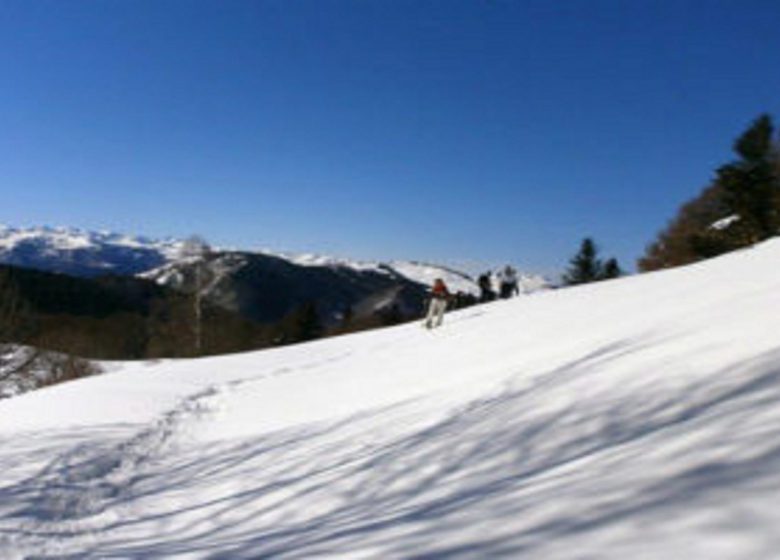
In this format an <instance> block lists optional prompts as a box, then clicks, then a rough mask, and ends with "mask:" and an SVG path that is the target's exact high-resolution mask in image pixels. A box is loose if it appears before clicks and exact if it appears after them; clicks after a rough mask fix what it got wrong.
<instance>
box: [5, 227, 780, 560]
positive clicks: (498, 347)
mask: <svg viewBox="0 0 780 560" xmlns="http://www.w3.org/2000/svg"><path fill="white" fill-rule="evenodd" d="M778 261H780V240H773V241H771V242H768V243H764V244H762V245H760V246H758V247H756V248H754V249H749V250H744V251H741V252H738V253H734V254H731V255H728V256H725V257H722V258H719V259H716V260H712V261H709V262H705V263H701V264H698V265H696V266H690V267H686V268H680V269H675V270H670V271H665V272H660V273H653V274H645V275H642V276H637V277H631V278H627V279H622V280H617V281H608V282H602V283H599V284H594V285H587V286H581V287H577V288H570V289H565V290H557V291H550V292H544V293H541V294H537V295H535V296H532V297H525V298H516V299H514V300H510V301H506V302H503V301H502V302H496V303H492V304H488V305H484V306H480V307H473V308H469V309H467V310H464V311H462V312H459V313H453V314H450V315H448V316H447V317H446V320H445V325H444V327H443V328H441V329H439V330H434V331H432V332H429V331H426V330H424V329H421V328H420V326H419V325H418V324H410V325H405V326H401V327H397V328H391V329H384V330H380V331H371V332H368V333H363V334H359V335H353V336H345V337H340V338H334V339H327V340H323V341H319V342H316V343H312V344H306V345H300V346H292V347H286V348H282V349H278V350H273V351H267V352H260V353H252V354H243V355H235V356H230V357H220V358H208V359H200V360H190V361H168V362H161V363H154V364H135V365H127V366H126V367H124V368H123V369H121V370H120V371H117V372H115V373H109V374H106V375H102V376H99V377H96V378H90V379H87V380H84V381H77V382H73V383H66V384H63V385H60V386H56V387H52V388H48V389H44V390H41V391H37V392H35V393H31V394H27V395H24V396H21V397H18V398H15V399H10V400H6V401H3V402H0V557H2V558H4V559H5V558H9V559H21V558H33V557H35V558H43V557H49V558H52V557H56V558H215V559H216V558H231V559H232V558H268V557H284V558H317V557H331V558H412V557H415V558H422V557H426V558H495V557H509V558H531V559H535V558H539V559H545V560H555V559H564V558H566V559H574V558H577V559H584V558H594V559H595V558H598V559H604V558H607V559H609V558H614V559H620V560H624V559H626V558H631V559H651V558H652V559H655V558H689V559H694V558H695V559H736V558H740V559H751V560H753V559H766V558H777V557H778V556H777V555H778V550H780V509H778V508H777V503H778V501H779V500H780V338H778V335H777V333H778V332H780V313H778V310H779V309H780V276H779V275H778V274H777V263H778Z"/></svg>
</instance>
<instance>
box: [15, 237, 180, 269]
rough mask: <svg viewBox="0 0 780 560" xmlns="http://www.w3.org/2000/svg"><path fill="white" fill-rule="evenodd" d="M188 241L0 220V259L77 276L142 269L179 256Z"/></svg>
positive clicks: (22, 265)
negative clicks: (9, 223)
mask: <svg viewBox="0 0 780 560" xmlns="http://www.w3.org/2000/svg"><path fill="white" fill-rule="evenodd" d="M182 245H183V243H182V241H181V240H176V239H165V240H155V239H149V238H146V237H133V236H129V235H123V234H118V233H111V232H94V231H85V230H81V229H77V228H60V227H58V228H51V227H38V228H14V227H9V226H2V225H0V263H3V264H11V265H15V266H21V267H25V268H35V269H38V270H45V271H48V272H60V273H63V274H70V275H73V276H86V277H89V276H99V275H103V274H119V275H134V274H139V273H142V272H146V271H148V270H151V269H153V268H156V267H159V266H162V265H164V264H165V263H167V262H170V261H171V260H176V259H177V258H179V257H180V256H181V249H182Z"/></svg>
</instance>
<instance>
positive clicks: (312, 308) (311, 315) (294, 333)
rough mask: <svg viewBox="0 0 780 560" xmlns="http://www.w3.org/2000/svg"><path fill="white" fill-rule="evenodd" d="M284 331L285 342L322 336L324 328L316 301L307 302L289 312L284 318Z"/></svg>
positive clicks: (301, 340)
mask: <svg viewBox="0 0 780 560" xmlns="http://www.w3.org/2000/svg"><path fill="white" fill-rule="evenodd" d="M282 332H283V338H282V341H283V342H284V343H293V342H305V341H307V340H314V339H315V338H319V337H321V336H322V335H323V332H324V328H323V325H322V322H321V321H320V316H319V313H317V306H316V305H315V304H314V302H310V301H309V302H306V303H304V304H302V305H300V306H299V307H297V308H296V309H294V310H293V311H292V312H291V313H289V314H288V315H287V316H286V317H285V318H284V319H283V320H282Z"/></svg>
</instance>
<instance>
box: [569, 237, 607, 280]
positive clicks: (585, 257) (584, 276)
mask: <svg viewBox="0 0 780 560" xmlns="http://www.w3.org/2000/svg"><path fill="white" fill-rule="evenodd" d="M597 254H598V248H597V247H596V244H595V243H594V242H593V240H592V239H591V238H590V237H586V238H585V239H583V240H582V244H581V245H580V250H579V252H578V253H577V254H576V255H575V256H574V257H573V258H572V259H571V261H569V268H568V270H567V271H566V273H565V274H564V275H563V282H564V284H566V285H567V286H573V285H576V284H586V283H588V282H594V281H596V280H599V279H601V275H602V264H601V261H600V260H599V259H598V257H597Z"/></svg>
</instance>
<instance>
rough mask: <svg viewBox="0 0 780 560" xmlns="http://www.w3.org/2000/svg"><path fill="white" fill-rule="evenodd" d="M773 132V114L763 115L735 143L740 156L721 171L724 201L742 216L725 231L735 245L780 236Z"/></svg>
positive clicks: (734, 213) (719, 178) (719, 176)
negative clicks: (778, 233) (779, 230)
mask: <svg viewBox="0 0 780 560" xmlns="http://www.w3.org/2000/svg"><path fill="white" fill-rule="evenodd" d="M773 133H774V127H773V125H772V119H771V117H770V116H769V115H761V116H760V117H759V118H758V119H756V120H755V121H754V122H753V124H752V125H751V126H750V128H748V129H747V130H746V131H745V132H744V133H743V134H742V136H740V137H739V138H738V139H737V141H736V142H735V143H734V151H735V152H736V153H737V155H739V156H740V159H738V160H737V161H734V162H732V163H730V164H728V165H724V166H723V167H721V168H720V169H719V170H718V179H717V180H718V182H719V183H720V184H721V185H722V186H723V189H724V203H725V205H726V207H727V208H728V211H729V213H730V214H732V215H735V216H738V217H739V219H738V221H736V222H735V223H734V224H733V225H731V226H730V227H729V228H728V229H727V230H725V231H724V235H725V236H726V237H727V238H728V240H729V241H730V242H731V244H733V245H734V246H735V247H743V246H746V245H751V244H753V243H756V242H758V241H761V240H763V239H766V238H768V237H771V236H773V235H776V234H777V231H778V228H780V216H779V215H778V214H779V213H778V208H777V206H776V201H777V191H778V188H780V185H778V177H777V174H776V171H775V161H774V158H775V157H776V154H775V152H774V147H773V144H772V138H773Z"/></svg>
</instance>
